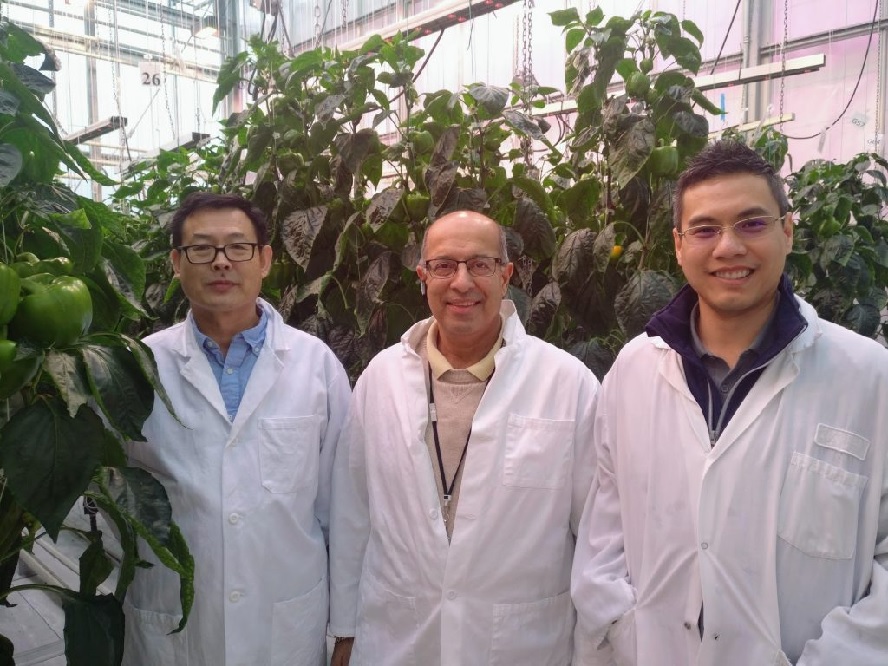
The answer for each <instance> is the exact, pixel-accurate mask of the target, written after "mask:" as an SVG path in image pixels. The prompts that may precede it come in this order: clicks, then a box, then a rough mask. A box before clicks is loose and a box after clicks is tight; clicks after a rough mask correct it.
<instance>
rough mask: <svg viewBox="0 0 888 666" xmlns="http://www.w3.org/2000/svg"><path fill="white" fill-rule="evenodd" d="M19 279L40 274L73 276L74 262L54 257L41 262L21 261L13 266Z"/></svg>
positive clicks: (65, 258) (66, 258)
mask: <svg viewBox="0 0 888 666" xmlns="http://www.w3.org/2000/svg"><path fill="white" fill-rule="evenodd" d="M13 268H14V269H15V272H16V273H18V275H19V277H22V278H26V277H31V276H32V275H37V274H38V273H49V274H50V275H56V276H61V275H71V273H73V272H74V262H73V261H71V260H70V259H68V257H53V258H52V259H40V260H39V261H35V262H31V261H20V262H16V263H15V264H13Z"/></svg>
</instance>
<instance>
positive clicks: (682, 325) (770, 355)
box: [571, 142, 888, 666]
mask: <svg viewBox="0 0 888 666" xmlns="http://www.w3.org/2000/svg"><path fill="white" fill-rule="evenodd" d="M788 210H789V205H788V202H787V200H786V195H785V193H784V190H783V184H782V182H781V180H780V178H779V177H778V176H777V174H775V173H774V171H773V169H772V168H771V167H770V166H769V165H768V164H767V163H766V162H765V161H764V160H763V159H761V158H760V157H759V156H758V155H757V154H756V153H755V152H754V151H753V150H751V149H750V148H748V147H746V146H745V145H742V144H739V143H733V142H718V143H716V144H714V145H712V146H709V147H708V148H706V149H705V150H704V151H703V152H702V153H700V155H699V156H697V157H696V158H695V159H694V160H693V161H692V163H691V164H690V165H689V166H688V169H687V170H686V171H685V172H684V173H683V174H682V176H681V177H680V179H679V181H678V186H677V188H676V194H675V229H674V231H673V236H674V240H675V251H676V255H677V257H678V261H679V263H680V264H681V268H682V270H683V272H684V274H685V276H686V278H687V281H688V284H687V286H686V287H684V288H683V289H682V290H681V291H680V292H679V293H678V295H677V296H676V297H675V299H673V301H672V302H671V303H670V304H669V305H668V306H667V307H665V308H664V309H663V310H661V311H660V312H658V313H657V314H656V315H654V317H653V318H652V319H651V321H650V322H649V324H648V326H647V329H646V333H645V334H643V335H641V336H639V337H637V338H636V339H634V340H632V341H631V342H629V343H628V344H627V345H626V347H625V348H624V349H623V350H622V351H621V353H620V355H619V357H618V358H617V361H616V363H615V364H614V366H613V368H612V369H611V371H610V373H609V374H608V376H607V377H606V378H605V380H604V383H603V386H602V389H601V391H600V392H599V395H598V398H597V402H596V406H595V427H594V433H595V443H596V451H597V456H598V464H599V467H598V473H597V476H596V481H595V483H594V484H593V488H592V491H591V492H590V494H589V498H588V501H587V504H586V508H585V510H584V514H583V519H582V524H581V533H580V535H579V537H578V543H577V552H576V556H575V559H574V565H573V575H572V586H571V587H572V593H573V598H574V602H575V604H576V606H577V610H578V616H579V621H578V625H577V632H578V634H580V635H581V636H582V639H583V644H584V645H588V646H589V647H590V648H591V652H593V654H589V655H588V656H587V659H586V661H582V660H581V661H580V662H579V663H587V662H588V663H590V664H591V663H596V664H597V663H603V664H616V665H617V666H629V665H636V664H638V665H640V666H751V665H753V664H755V665H763V664H769V665H785V664H798V665H799V666H834V665H838V664H841V665H842V666H876V665H877V664H888V610H886V609H888V470H886V466H888V456H886V450H888V410H886V409H884V406H885V405H886V404H888V351H886V349H885V348H883V347H882V346H881V345H879V344H878V343H876V342H874V341H872V340H869V339H866V338H863V337H861V336H859V335H856V334H854V333H852V332H850V331H848V330H846V329H844V328H841V327H839V326H837V325H835V324H831V323H828V322H826V321H824V320H822V319H820V318H819V317H818V316H817V313H816V312H814V310H813V308H811V306H810V305H808V304H807V303H805V302H804V301H803V300H801V299H800V298H798V297H796V296H795V295H794V294H793V293H792V289H791V287H790V284H789V281H788V279H787V278H786V277H785V276H784V275H783V269H784V265H785V261H786V255H787V254H788V253H789V252H790V250H791V248H792V231H793V225H792V219H791V216H790V215H789V212H788Z"/></svg>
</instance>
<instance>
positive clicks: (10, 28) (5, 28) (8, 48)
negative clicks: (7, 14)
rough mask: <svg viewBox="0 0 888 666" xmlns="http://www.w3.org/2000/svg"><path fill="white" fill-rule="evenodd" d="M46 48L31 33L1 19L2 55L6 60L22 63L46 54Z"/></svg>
mask: <svg viewBox="0 0 888 666" xmlns="http://www.w3.org/2000/svg"><path fill="white" fill-rule="evenodd" d="M45 50H46V47H45V46H43V44H42V43H41V42H39V41H38V40H37V39H35V38H34V37H33V36H32V35H31V33H29V32H27V31H26V30H24V29H22V28H20V27H19V26H17V25H16V24H15V23H12V22H11V21H9V20H8V19H6V18H3V19H0V54H2V56H3V59H4V60H14V61H18V62H21V61H23V60H24V59H25V58H27V57H28V56H35V55H40V54H41V53H44V52H45Z"/></svg>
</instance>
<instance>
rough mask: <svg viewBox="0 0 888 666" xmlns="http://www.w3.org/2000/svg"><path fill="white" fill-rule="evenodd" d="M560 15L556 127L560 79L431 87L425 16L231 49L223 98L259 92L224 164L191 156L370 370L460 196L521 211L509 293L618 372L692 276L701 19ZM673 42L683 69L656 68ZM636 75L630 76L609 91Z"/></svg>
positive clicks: (285, 290)
mask: <svg viewBox="0 0 888 666" xmlns="http://www.w3.org/2000/svg"><path fill="white" fill-rule="evenodd" d="M552 17H553V21H554V22H555V23H556V24H557V25H560V26H562V27H564V29H565V43H566V50H567V52H568V60H567V66H566V83H567V86H568V90H567V94H568V95H569V96H570V97H572V98H575V99H576V103H577V113H576V114H575V116H574V117H573V119H572V120H571V119H568V122H566V123H565V122H558V123H556V125H557V126H556V127H552V125H550V122H549V121H548V120H546V119H545V118H543V117H541V116H537V115H535V114H536V113H538V111H537V109H539V108H540V107H543V106H544V105H545V103H546V99H547V98H548V97H550V96H552V95H555V94H557V93H558V91H557V90H555V89H552V88H542V87H538V86H522V85H520V84H518V83H513V84H511V85H510V86H507V87H501V86H492V85H488V84H485V83H481V82H477V83H473V84H470V85H468V86H466V87H464V88H463V89H461V90H457V91H450V90H439V91H435V92H430V93H424V94H421V93H419V92H418V91H417V89H416V87H415V80H416V77H417V74H418V72H419V71H421V70H422V68H423V67H424V66H425V64H426V63H427V61H428V60H429V59H430V58H433V57H435V52H434V48H432V49H431V50H430V51H429V52H428V53H425V52H424V51H423V50H421V49H420V48H418V47H416V46H415V45H414V44H412V43H411V41H410V40H409V38H408V36H406V35H396V36H395V37H393V38H392V39H390V40H387V41H386V40H382V39H381V38H379V37H378V36H373V37H370V38H369V39H368V41H367V42H366V43H365V44H364V45H363V46H362V47H361V48H360V49H358V50H357V51H354V52H343V53H340V52H336V51H331V50H329V49H325V48H318V49H315V50H312V51H306V52H304V53H300V54H298V55H296V56H294V57H288V56H285V55H283V54H282V53H280V51H279V49H278V47H277V45H274V44H266V43H264V42H263V41H262V40H260V39H258V38H254V39H253V40H251V41H250V49H249V51H246V52H244V53H241V54H239V55H237V56H235V57H234V58H232V59H230V60H229V61H228V62H227V63H226V64H225V65H224V66H223V68H222V71H221V72H220V76H219V88H218V90H217V92H216V96H215V101H216V102H217V103H218V102H219V101H221V100H222V99H224V98H225V96H226V95H228V94H229V93H230V92H231V91H232V90H233V89H234V87H235V86H237V85H241V86H244V87H245V88H246V89H247V91H248V92H250V93H251V94H252V95H253V97H254V100H255V101H254V103H253V104H252V105H250V106H249V107H248V108H247V109H245V110H244V111H243V112H241V113H239V114H236V115H235V116H233V117H232V118H229V120H228V121H227V123H226V125H225V127H224V128H223V135H224V141H225V153H226V154H225V157H224V158H223V159H222V163H221V164H220V165H219V166H218V168H203V167H202V166H201V160H200V159H197V160H196V162H191V163H190V165H191V166H190V167H189V168H192V169H194V172H196V173H200V174H201V175H202V176H203V177H204V179H203V181H202V182H203V184H204V185H205V186H206V187H209V188H210V189H218V190H224V191H236V192H239V193H241V194H244V195H246V196H247V197H249V198H250V199H252V200H253V202H254V203H256V204H257V205H258V206H259V207H260V208H262V209H263V210H264V211H265V212H266V214H267V215H268V217H269V220H270V223H271V224H270V226H271V230H272V233H271V242H272V245H273V247H274V249H275V256H276V258H277V259H276V261H275V265H274V268H273V271H272V275H271V276H270V279H269V280H267V283H266V291H267V294H268V295H269V296H271V297H272V298H273V300H275V301H276V302H277V304H278V305H279V308H280V309H281V311H282V313H283V315H284V317H285V318H286V319H287V321H288V322H289V323H291V324H293V325H295V326H297V327H299V328H302V329H305V330H308V331H310V332H313V333H315V334H317V335H319V336H320V337H321V338H323V339H324V340H325V341H327V342H328V344H330V346H331V347H332V348H333V349H334V351H335V352H336V353H337V355H338V356H339V358H340V359H341V360H342V361H343V363H344V364H345V366H346V367H347V368H348V369H349V372H350V374H351V375H352V376H353V377H354V376H357V374H359V373H360V371H361V370H362V369H363V368H364V366H365V365H366V363H367V362H368V361H369V360H370V358H372V356H373V355H374V354H376V353H377V352H378V351H379V350H380V349H382V348H383V347H384V346H386V345H389V344H392V343H393V342H394V341H396V340H397V339H398V337H399V336H400V335H401V334H402V333H403V331H404V330H405V329H406V328H407V327H408V326H409V325H410V324H412V323H413V322H415V321H416V320H418V319H420V318H422V317H425V316H427V315H428V310H427V307H426V304H425V301H424V300H423V298H422V296H421V295H420V292H419V288H418V282H417V280H416V277H415V273H414V269H415V266H416V264H417V262H418V260H419V243H420V239H421V236H422V234H423V232H424V231H425V229H426V228H427V226H428V225H429V224H430V222H431V221H433V220H434V219H436V218H437V217H440V216H441V215H443V214H445V213H447V212H449V211H453V210H458V209H467V210H476V211H482V212H484V213H485V214H486V215H489V216H490V217H492V218H494V219H496V220H497V221H499V222H500V223H501V224H503V225H504V226H505V227H506V229H507V233H508V240H509V248H510V259H512V260H513V261H514V262H515V263H516V266H517V270H516V272H515V276H514V277H513V280H512V284H511V286H510V292H509V296H510V297H511V298H512V299H513V300H514V301H515V303H516V305H517V306H518V310H519V313H520V314H521V316H522V318H523V320H524V321H525V323H526V325H527V327H528V329H529V330H530V331H531V332H532V333H534V334H536V335H540V336H542V337H544V338H546V339H548V340H550V341H552V342H554V343H556V344H558V345H560V346H563V347H566V348H569V349H570V350H571V351H573V352H574V353H575V354H577V355H579V356H580V357H581V358H583V359H584V360H585V361H586V362H587V364H589V365H590V367H592V368H593V370H595V372H596V373H598V374H599V376H601V375H602V374H603V373H604V371H605V370H606V369H607V367H608V366H609V364H610V362H611V361H612V359H613V356H614V354H615V352H616V350H617V349H618V347H619V345H620V344H621V343H622V341H623V340H624V339H625V338H626V337H627V336H629V335H632V334H634V333H635V332H637V331H638V330H640V327H641V325H643V322H644V321H645V320H646V318H647V316H648V315H649V314H650V313H652V312H653V311H654V310H655V309H656V308H657V307H659V306H660V305H661V304H663V303H664V302H665V301H666V300H667V299H668V298H669V297H670V296H671V294H672V293H673V292H674V290H675V288H676V281H675V278H674V275H675V274H676V273H677V270H676V266H675V263H674V259H673V258H672V247H671V241H670V238H671V236H670V235H669V233H668V230H669V221H668V220H669V217H670V215H671V212H670V200H669V194H670V185H671V183H672V182H673V179H674V177H675V176H676V173H677V170H678V169H679V168H680V167H681V165H682V163H683V161H684V160H685V159H687V158H688V157H689V156H691V155H692V154H694V153H695V152H696V151H697V150H699V149H700V148H701V147H702V146H703V145H705V142H706V137H707V130H708V124H707V121H706V119H705V117H704V116H702V115H701V114H700V113H698V112H697V110H696V109H698V108H703V109H705V110H708V111H713V112H714V111H717V109H715V108H714V107H713V106H712V105H711V104H710V103H709V102H708V101H707V100H706V99H705V97H703V95H702V94H700V93H699V91H697V90H696V89H695V87H694V84H693V81H692V80H691V79H690V78H689V77H688V76H687V74H686V73H685V72H691V73H695V72H696V71H697V68H698V67H699V64H700V53H699V43H700V41H701V40H702V35H700V33H699V30H698V29H697V28H696V26H695V25H694V24H693V23H691V22H689V21H684V22H679V21H678V19H676V18H675V17H674V16H673V15H671V14H667V13H663V12H643V13H639V14H635V15H633V16H632V17H630V18H622V17H612V18H611V19H609V20H608V21H607V22H604V15H603V13H602V12H601V11H600V10H598V9H596V10H593V11H591V12H589V13H588V14H587V15H586V16H585V18H583V19H581V18H580V17H579V14H578V13H577V12H576V10H565V11H562V12H554V13H553V14H552ZM688 35H689V36H690V37H689V36H688ZM656 58H660V59H661V61H662V62H663V63H664V65H670V66H671V65H672V62H673V60H674V63H675V64H676V65H677V66H678V67H681V68H682V70H681V71H678V70H677V69H676V70H671V71H664V72H662V73H660V74H659V75H654V74H653V73H652V69H653V62H654V60H655V59H656ZM618 76H619V77H621V78H622V79H624V80H625V81H626V84H627V85H626V87H627V91H628V92H629V94H628V95H613V94H609V92H608V85H609V84H610V83H611V80H612V79H614V78H615V77H618ZM559 132H560V133H559ZM159 169H160V167H159ZM154 175H156V176H157V177H158V178H160V179H163V176H162V174H161V173H160V170H159V171H158V173H157V174H152V173H151V172H150V171H145V172H143V173H142V174H141V175H140V176H139V178H137V179H135V180H134V181H133V182H132V183H131V188H130V189H127V190H125V191H126V195H125V196H127V197H130V196H132V195H134V194H135V193H136V192H141V193H142V196H143V197H144V198H145V200H146V201H147V200H148V199H150V191H149V190H150V187H151V183H152V177H153V176H154ZM156 191H158V192H159V190H156ZM172 203H173V202H170V204H171V205H172ZM158 219H159V218H158ZM158 291H161V290H160V289H158ZM163 291H164V293H168V291H167V290H163Z"/></svg>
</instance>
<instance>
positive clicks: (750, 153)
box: [672, 139, 789, 229]
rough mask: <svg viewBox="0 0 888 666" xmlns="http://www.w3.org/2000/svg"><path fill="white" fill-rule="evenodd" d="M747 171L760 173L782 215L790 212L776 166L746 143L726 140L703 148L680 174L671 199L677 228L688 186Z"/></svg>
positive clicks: (679, 223) (755, 173) (673, 217)
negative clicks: (775, 169)
mask: <svg viewBox="0 0 888 666" xmlns="http://www.w3.org/2000/svg"><path fill="white" fill-rule="evenodd" d="M746 173H748V174H752V175H755V176H761V177H762V178H764V179H765V180H766V181H767V183H768V188H769V189H770V190H771V194H772V195H773V196H774V200H775V201H776V202H777V205H778V206H779V208H780V215H781V217H782V216H784V215H786V214H787V213H788V212H789V200H788V199H787V198H786V190H785V189H784V185H783V179H782V178H781V177H780V175H779V174H778V173H777V172H776V171H774V167H772V166H771V164H770V163H769V162H768V161H767V160H765V158H763V157H762V156H761V155H759V154H758V153H757V152H755V151H754V150H753V149H752V148H750V147H749V146H747V145H746V144H745V143H741V142H740V141H734V140H733V139H724V140H721V141H716V142H715V143H713V144H710V145H708V146H706V148H704V149H703V150H701V151H700V152H699V153H698V154H697V155H696V156H694V157H693V158H692V159H691V161H690V162H689V163H688V166H687V168H686V169H685V170H684V171H683V172H682V174H681V176H679V177H678V183H677V184H676V186H675V197H674V199H673V201H672V219H673V222H674V223H675V228H676V229H681V213H682V197H683V196H684V193H685V190H687V188H689V187H691V186H693V185H698V184H699V183H702V182H704V181H707V180H709V179H710V178H715V177H717V176H725V175H729V174H746Z"/></svg>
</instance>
